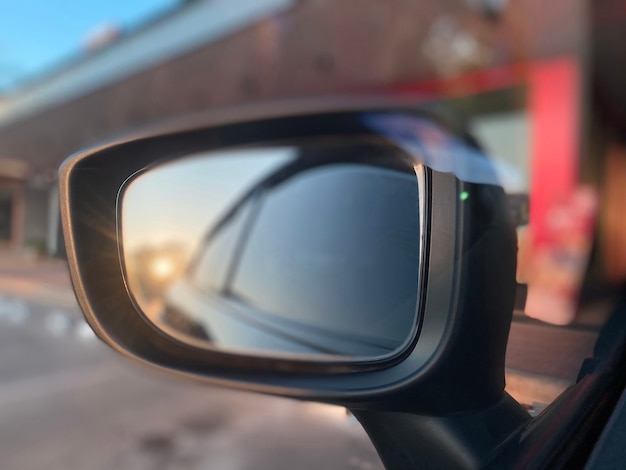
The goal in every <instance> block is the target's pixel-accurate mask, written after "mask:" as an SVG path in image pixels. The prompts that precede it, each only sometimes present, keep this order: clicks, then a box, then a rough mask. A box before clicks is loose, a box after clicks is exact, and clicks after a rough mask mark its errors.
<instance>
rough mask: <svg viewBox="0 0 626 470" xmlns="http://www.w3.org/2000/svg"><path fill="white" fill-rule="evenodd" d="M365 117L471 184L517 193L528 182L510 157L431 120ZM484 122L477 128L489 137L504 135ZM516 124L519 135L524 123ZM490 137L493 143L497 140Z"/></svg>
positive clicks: (387, 134) (415, 152)
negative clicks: (485, 148) (475, 144)
mask: <svg viewBox="0 0 626 470" xmlns="http://www.w3.org/2000/svg"><path fill="white" fill-rule="evenodd" d="M362 119H363V122H364V123H365V124H366V125H367V126H369V127H370V128H372V129H373V130H375V131H376V132H379V133H381V134H382V135H384V136H385V137H387V138H388V139H389V140H391V141H392V142H394V143H395V144H396V145H398V146H399V147H400V148H402V149H403V150H404V151H405V152H407V153H408V154H409V155H411V156H413V157H414V158H415V159H416V160H418V161H421V162H422V163H423V164H424V165H426V166H428V167H430V168H432V169H433V170H435V171H440V172H443V173H453V174H454V175H455V176H456V177H457V178H458V179H460V180H461V181H466V182H469V183H478V184H493V185H497V186H504V187H505V188H506V189H508V190H509V191H513V192H514V191H519V190H522V189H523V188H524V187H525V186H526V185H527V183H526V182H525V179H524V175H523V173H522V172H520V169H519V168H518V167H516V166H514V165H512V164H511V163H510V162H509V161H508V159H507V158H502V157H501V158H495V159H494V158H491V157H490V156H486V155H484V154H483V153H482V152H481V151H479V150H478V149H476V148H474V147H472V146H470V145H468V144H467V143H465V142H464V141H463V140H462V139H461V138H460V137H457V136H455V135H453V134H450V133H448V132H447V131H445V130H444V129H442V128H441V127H440V126H438V125H436V124H435V123H434V122H433V121H431V120H429V119H426V118H424V117H419V116H413V115H405V114H399V113H364V114H363V117H362ZM481 124H482V126H480V127H479V126H476V127H477V128H480V130H481V131H482V133H483V134H485V135H487V136H490V137H492V136H494V135H498V134H502V130H503V129H497V128H494V126H493V123H488V122H486V121H483V122H482V123H481ZM513 124H514V125H513V126H512V130H513V134H515V133H516V132H517V131H518V130H519V127H520V126H519V125H516V124H517V123H513ZM494 131H495V132H494ZM490 140H491V142H490V143H491V144H493V143H494V139H490ZM510 145H515V142H511V143H510ZM506 150H507V148H506V145H505V152H506ZM506 153H508V152H506ZM509 158H510V156H509ZM518 160H519V158H518Z"/></svg>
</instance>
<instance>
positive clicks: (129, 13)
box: [0, 0, 180, 92]
mask: <svg viewBox="0 0 626 470" xmlns="http://www.w3.org/2000/svg"><path fill="white" fill-rule="evenodd" d="M179 1H180V0H107V1H103V0H5V1H3V2H2V3H1V6H0V92H2V91H3V90H4V91H7V90H9V89H11V88H12V87H15V85H16V84H17V83H19V81H20V79H23V78H29V77H30V78H33V77H36V76H37V75H39V74H41V73H45V71H46V70H48V69H51V68H53V67H54V66H55V65H56V64H58V63H61V62H63V61H64V60H68V58H71V57H72V56H76V55H78V54H80V53H81V46H82V43H83V41H84V39H85V37H86V36H87V35H88V34H89V33H90V32H93V31H94V30H95V29H97V28H98V27H99V26H102V25H103V24H106V23H115V24H117V25H119V26H120V27H122V28H123V29H132V28H134V27H136V26H137V25H140V24H141V23H143V22H144V21H146V20H147V19H149V18H150V17H152V16H154V15H156V14H158V13H159V12H161V11H164V10H167V9H168V8H171V7H172V6H174V5H176V4H177V3H179Z"/></svg>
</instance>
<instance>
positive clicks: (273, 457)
mask: <svg viewBox="0 0 626 470" xmlns="http://www.w3.org/2000/svg"><path fill="white" fill-rule="evenodd" d="M0 271H2V269H1V267H0ZM7 273H8V270H4V272H0V277H2V276H8V274H7ZM34 274H37V273H34ZM39 274H41V273H39ZM35 277H37V276H35ZM41 277H45V276H39V279H38V280H39V281H41ZM61 277H62V275H59V279H60V278H61ZM14 280H16V281H17V280H18V279H15V278H14ZM19 281H20V282H15V283H13V285H8V286H7V285H4V284H3V285H0V290H2V289H3V287H4V290H5V292H6V291H7V289H8V288H14V287H15V286H19V287H20V292H22V293H23V296H22V297H26V298H33V295H36V296H37V299H36V300H37V303H35V302H34V301H25V300H23V298H18V297H15V296H13V295H9V294H6V293H5V294H1V295H0V356H1V357H2V361H0V455H2V468H3V469H4V470H11V469H24V468H47V469H59V470H60V469H63V470H65V469H86V470H89V469H109V468H111V469H113V468H114V469H130V468H132V469H139V470H141V469H179V468H180V469H206V468H216V469H233V470H235V469H242V470H243V469H292V468H298V469H319V468H329V469H381V468H382V465H381V464H380V462H379V460H378V457H377V456H376V453H375V451H374V449H373V447H372V445H371V444H370V443H369V441H368V439H367V437H366V436H365V433H364V432H363V431H362V430H361V428H360V426H359V425H358V424H357V423H356V422H354V421H353V420H352V419H351V418H348V417H346V415H345V413H344V412H343V410H342V409H340V408H334V407H326V406H321V405H314V404H308V403H298V402H294V401H290V400H285V399H279V398H270V397H264V396H261V395H256V394H244V393H236V392H232V391H229V390H223V389H218V388H214V387H208V386H200V385H196V384H192V383H190V382H185V381H181V380H180V379H176V378H173V377H170V376H169V375H164V374H160V373H157V372H154V371H151V370H150V369H146V368H143V367H141V366H136V365H134V364H133V363H131V362H130V361H127V360H125V359H123V358H121V357H120V356H119V355H117V354H115V353H114V352H113V351H110V350H109V349H108V348H107V347H105V346H104V345H103V344H101V343H100V342H99V341H98V340H97V339H95V337H94V336H93V334H92V333H91V331H90V330H89V329H88V328H87V326H86V325H85V323H84V322H83V321H82V319H81V317H80V315H79V313H78V310H77V308H76V307H75V306H70V305H59V304H54V303H53V302H49V301H48V299H47V298H46V297H45V295H44V294H45V288H44V287H42V286H41V285H40V283H37V282H36V280H35V279H33V280H32V281H29V280H28V279H27V278H21V279H19ZM61 284H63V283H59V284H58V285H55V288H56V289H57V290H59V289H60V288H61V287H60V285H61ZM65 285H66V288H67V281H65ZM50 292H52V290H51V291H50Z"/></svg>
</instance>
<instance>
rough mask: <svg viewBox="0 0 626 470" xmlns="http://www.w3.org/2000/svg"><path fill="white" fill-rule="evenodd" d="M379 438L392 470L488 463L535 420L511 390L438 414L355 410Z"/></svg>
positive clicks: (463, 469)
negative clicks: (470, 407) (489, 401)
mask: <svg viewBox="0 0 626 470" xmlns="http://www.w3.org/2000/svg"><path fill="white" fill-rule="evenodd" d="M351 412H352V413H353V414H354V416H355V417H356V418H357V420H358V421H359V422H360V423H361V425H362V426H363V427H364V428H365V431H366V432H367V434H368V435H369V437H370V439H371V440H372V442H373V443H374V446H375V447H376V450H377V451H378V454H379V456H380V458H381V460H382V462H383V464H384V465H385V468H386V469H387V470H401V469H407V468H422V466H423V464H424V462H428V468H447V469H459V470H469V469H477V468H483V467H484V465H485V464H487V463H488V462H489V461H490V460H491V459H492V458H493V456H494V455H495V453H496V452H497V449H498V448H499V446H500V445H501V444H502V443H503V442H504V441H505V439H507V438H508V437H510V436H511V435H512V434H513V433H514V432H515V430H516V429H518V428H520V429H521V427H522V426H523V425H524V424H525V423H526V422H527V421H528V420H530V416H529V414H528V413H527V412H526V410H524V408H522V406H521V405H520V404H519V403H518V402H517V401H515V400H514V399H513V398H511V396H509V395H508V394H506V393H505V394H504V395H503V398H502V399H501V400H500V401H499V402H497V403H496V404H495V405H492V406H490V407H488V408H485V409H481V410H478V411H473V412H469V413H463V414H454V415H448V416H434V415H423V414H414V413H401V412H389V411H377V410H351Z"/></svg>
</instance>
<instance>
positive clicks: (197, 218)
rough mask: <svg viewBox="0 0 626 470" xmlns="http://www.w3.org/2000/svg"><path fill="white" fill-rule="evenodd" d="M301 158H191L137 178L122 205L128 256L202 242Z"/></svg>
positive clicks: (239, 154)
mask: <svg viewBox="0 0 626 470" xmlns="http://www.w3.org/2000/svg"><path fill="white" fill-rule="evenodd" d="M294 157H295V149H293V148H271V149H252V150H232V151H224V152H212V153H206V154H201V155H191V156H189V157H187V158H183V159H181V160H176V161H174V162H171V163H166V164H164V165H162V166H159V167H157V168H154V169H152V170H150V171H149V172H146V173H144V174H143V175H141V176H139V177H138V178H137V179H135V180H134V181H133V182H132V183H131V184H130V185H129V187H128V188H127V190H126V192H125V193H124V199H123V201H122V208H123V210H122V227H123V228H122V230H123V232H122V239H123V243H124V247H125V251H126V253H130V252H132V251H135V250H136V249H137V248H140V247H144V246H153V247H159V246H162V245H164V244H167V243H176V244H183V245H185V246H186V247H187V249H188V251H190V250H193V249H194V248H195V246H196V245H197V243H198V241H199V239H200V238H201V237H203V236H204V234H205V233H206V231H207V230H208V229H209V228H210V227H211V226H212V225H214V224H215V223H216V222H218V221H219V219H220V218H221V217H222V216H223V215H224V214H225V212H226V211H227V210H228V209H229V208H230V207H231V206H232V205H233V204H234V203H236V202H237V201H238V200H239V198H241V197H242V196H243V195H244V194H245V193H246V192H247V191H249V190H250V189H251V188H252V187H253V186H254V185H255V184H256V183H257V182H259V181H260V180H262V179H263V178H264V177H266V176H268V175H269V174H271V173H272V172H273V171H274V170H275V169H277V168H279V167H280V166H282V165H284V164H285V163H287V162H288V161H289V160H290V159H292V158H294Z"/></svg>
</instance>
